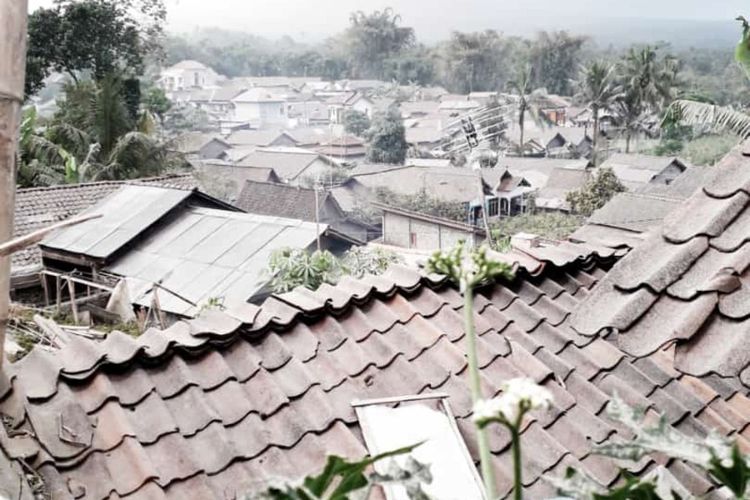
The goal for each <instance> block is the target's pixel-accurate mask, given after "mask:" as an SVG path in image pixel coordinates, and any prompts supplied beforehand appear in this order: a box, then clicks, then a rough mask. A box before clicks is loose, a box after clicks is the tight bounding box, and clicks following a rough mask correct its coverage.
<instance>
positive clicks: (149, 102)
mask: <svg viewBox="0 0 750 500" xmlns="http://www.w3.org/2000/svg"><path fill="white" fill-rule="evenodd" d="M142 104H143V108H144V110H146V111H147V112H149V113H151V114H152V115H154V116H156V117H157V118H158V120H159V123H160V124H161V125H162V126H164V120H165V118H166V115H167V113H168V112H169V110H170V109H172V101H170V100H169V98H167V95H166V94H165V93H164V90H162V89H160V88H159V87H151V88H150V89H148V91H147V92H146V95H145V96H144V98H143V102H142Z"/></svg>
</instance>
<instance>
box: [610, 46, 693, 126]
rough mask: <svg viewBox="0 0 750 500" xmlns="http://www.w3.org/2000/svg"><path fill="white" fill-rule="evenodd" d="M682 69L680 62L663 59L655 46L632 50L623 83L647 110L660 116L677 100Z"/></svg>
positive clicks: (627, 61) (624, 69) (625, 66)
mask: <svg viewBox="0 0 750 500" xmlns="http://www.w3.org/2000/svg"><path fill="white" fill-rule="evenodd" d="M678 67H679V65H678V62H677V60H676V59H674V58H673V57H669V56H667V57H663V58H659V57H658V54H657V49H656V48H654V47H652V46H649V45H647V46H645V47H643V48H641V49H635V48H632V49H630V52H629V53H628V55H627V56H626V57H625V59H624V61H623V64H622V68H621V71H620V74H621V83H622V86H623V88H626V89H628V92H631V93H632V94H633V98H635V99H637V100H639V101H640V103H641V105H642V106H643V107H644V108H645V109H646V110H648V111H651V112H654V113H659V112H660V111H661V110H663V109H664V108H665V107H666V106H668V105H669V103H670V102H672V99H673V98H674V95H673V94H674V89H675V87H676V85H677V73H678Z"/></svg>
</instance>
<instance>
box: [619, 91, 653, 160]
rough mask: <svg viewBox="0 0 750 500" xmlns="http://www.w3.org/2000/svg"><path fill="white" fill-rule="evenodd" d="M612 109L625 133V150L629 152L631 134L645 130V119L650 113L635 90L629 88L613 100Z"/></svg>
mask: <svg viewBox="0 0 750 500" xmlns="http://www.w3.org/2000/svg"><path fill="white" fill-rule="evenodd" d="M613 111H614V113H615V116H616V118H617V122H618V125H619V127H620V129H621V130H622V131H623V132H624V134H625V152H626V153H630V142H631V140H632V138H633V136H634V135H636V134H639V133H645V132H646V131H647V127H646V120H647V119H648V118H649V117H650V116H651V114H650V113H649V112H648V111H647V110H646V109H645V107H644V106H643V103H642V101H641V99H640V98H639V96H638V94H637V92H635V91H634V90H631V89H628V91H626V92H624V93H623V94H622V95H621V96H620V97H619V99H617V100H616V101H615V103H614V107H613Z"/></svg>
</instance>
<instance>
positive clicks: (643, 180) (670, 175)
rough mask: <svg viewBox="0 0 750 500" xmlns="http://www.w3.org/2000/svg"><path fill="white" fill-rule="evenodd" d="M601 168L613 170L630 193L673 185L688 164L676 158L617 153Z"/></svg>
mask: <svg viewBox="0 0 750 500" xmlns="http://www.w3.org/2000/svg"><path fill="white" fill-rule="evenodd" d="M601 167H602V168H610V169H612V171H613V172H614V173H615V175H616V176H617V178H618V179H620V182H622V183H623V184H624V185H625V187H627V188H628V189H629V190H630V191H640V190H642V189H648V186H649V185H660V184H665V185H667V184H670V183H672V182H673V181H674V180H675V179H676V178H677V177H679V175H680V174H682V173H683V172H684V171H685V170H686V169H687V168H688V164H687V163H686V162H684V161H683V160H681V159H680V158H677V157H674V156H650V155H643V154H624V153H615V154H613V155H612V156H610V157H609V158H607V160H606V161H605V162H604V163H602V164H601Z"/></svg>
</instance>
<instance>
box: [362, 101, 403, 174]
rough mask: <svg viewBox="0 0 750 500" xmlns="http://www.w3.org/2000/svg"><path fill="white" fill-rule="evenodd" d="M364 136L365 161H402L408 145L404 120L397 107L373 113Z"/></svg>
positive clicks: (398, 162) (391, 162)
mask: <svg viewBox="0 0 750 500" xmlns="http://www.w3.org/2000/svg"><path fill="white" fill-rule="evenodd" d="M365 137H366V138H367V140H368V145H367V161H369V162H373V163H390V164H399V165H400V164H402V163H404V160H405V159H406V152H407V150H408V149H409V145H408V144H407V143H406V129H405V128H404V122H403V120H402V119H401V114H400V113H399V111H398V110H397V109H393V108H391V109H388V110H387V111H384V112H378V113H375V116H374V117H373V119H372V124H371V126H370V128H369V130H368V131H367V132H366V134H365Z"/></svg>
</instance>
